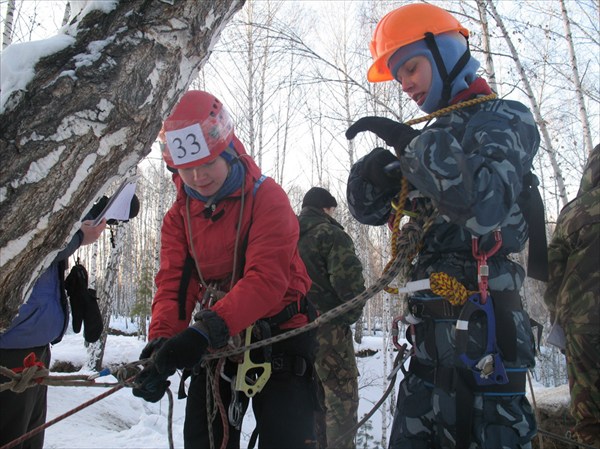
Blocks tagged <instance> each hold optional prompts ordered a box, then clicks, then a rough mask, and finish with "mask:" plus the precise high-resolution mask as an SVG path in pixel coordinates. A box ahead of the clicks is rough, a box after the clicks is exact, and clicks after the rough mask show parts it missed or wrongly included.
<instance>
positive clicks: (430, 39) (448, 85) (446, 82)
mask: <svg viewBox="0 0 600 449" xmlns="http://www.w3.org/2000/svg"><path fill="white" fill-rule="evenodd" d="M425 43H426V44H427V47H428V48H429V51H431V55H432V56H433V60H434V61H435V65H436V66H437V69H438V72H439V74H440V77H441V79H442V86H443V87H442V98H441V99H440V104H439V105H438V107H440V108H443V107H446V106H448V104H449V103H450V95H451V94H452V82H453V81H454V79H455V78H456V76H457V75H458V74H459V73H460V71H461V70H462V69H463V68H464V67H465V66H466V65H467V63H468V62H469V59H470V58H471V52H470V51H469V41H468V40H467V49H466V50H465V52H464V53H463V54H462V56H461V57H460V59H459V60H458V61H457V62H456V64H455V65H454V68H453V69H452V70H451V71H450V73H448V71H447V70H446V65H445V64H444V60H443V59H442V55H441V53H440V49H439V48H438V45H437V42H436V41H435V36H434V35H433V33H429V32H428V33H425Z"/></svg>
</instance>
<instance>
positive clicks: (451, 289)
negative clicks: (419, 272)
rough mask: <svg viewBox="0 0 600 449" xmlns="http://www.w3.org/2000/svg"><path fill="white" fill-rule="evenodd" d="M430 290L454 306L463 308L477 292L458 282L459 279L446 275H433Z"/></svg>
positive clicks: (430, 280) (430, 279)
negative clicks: (468, 299)
mask: <svg viewBox="0 0 600 449" xmlns="http://www.w3.org/2000/svg"><path fill="white" fill-rule="evenodd" d="M429 286H430V287H429V288H430V289H431V291H432V292H433V293H435V294H436V295H438V296H441V297H443V298H445V299H447V300H448V302H449V303H450V304H452V305H453V306H462V305H463V304H464V303H465V302H466V301H467V298H468V297H469V296H471V295H472V294H473V293H475V291H470V290H467V288H466V287H465V286H464V285H462V284H461V283H460V282H458V279H456V278H454V277H452V276H450V275H449V274H446V273H431V275H430V276H429Z"/></svg>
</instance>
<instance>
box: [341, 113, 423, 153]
mask: <svg viewBox="0 0 600 449" xmlns="http://www.w3.org/2000/svg"><path fill="white" fill-rule="evenodd" d="M363 131H371V132H372V133H375V134H376V135H377V136H378V137H379V138H380V139H383V141H384V142H385V143H386V145H388V146H390V147H394V149H395V150H396V153H397V154H402V153H404V149H405V148H406V146H407V145H408V144H409V143H410V142H411V141H412V140H413V139H414V138H415V137H417V136H418V135H419V134H421V132H420V131H417V130H416V129H413V128H411V127H410V126H408V125H405V124H404V123H399V122H396V121H394V120H390V119H389V118H385V117H363V118H361V119H359V120H358V121H356V122H354V123H353V124H352V125H351V126H350V128H348V129H347V130H346V139H348V140H352V139H354V138H355V137H356V135H357V134H358V133H360V132H363Z"/></svg>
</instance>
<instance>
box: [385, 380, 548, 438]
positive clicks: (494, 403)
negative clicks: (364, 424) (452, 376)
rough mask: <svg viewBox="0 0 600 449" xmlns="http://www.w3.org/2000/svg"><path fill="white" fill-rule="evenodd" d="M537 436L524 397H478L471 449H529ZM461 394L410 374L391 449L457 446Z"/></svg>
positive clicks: (402, 386) (400, 394)
mask: <svg viewBox="0 0 600 449" xmlns="http://www.w3.org/2000/svg"><path fill="white" fill-rule="evenodd" d="M536 431H537V426H536V423H535V416H534V413H533V410H532V408H531V406H530V404H529V402H528V401H527V398H526V397H525V396H524V395H514V396H484V395H482V394H477V393H475V394H474V398H473V417H472V427H471V443H470V446H469V449H530V448H531V447H532V446H531V439H532V438H533V436H534V435H535V433H536ZM455 435H456V394H455V393H453V392H446V391H444V390H442V389H440V388H437V387H434V386H433V385H431V384H429V383H428V382H425V381H423V380H422V379H420V378H419V377H418V376H416V375H412V374H409V375H408V377H406V378H405V379H403V380H402V382H401V383H400V390H399V392H398V403H397V405H396V411H395V413H394V422H393V425H392V432H391V435H390V444H389V448H390V449H448V448H455V447H456V444H455V441H456V439H455V438H456V436H455Z"/></svg>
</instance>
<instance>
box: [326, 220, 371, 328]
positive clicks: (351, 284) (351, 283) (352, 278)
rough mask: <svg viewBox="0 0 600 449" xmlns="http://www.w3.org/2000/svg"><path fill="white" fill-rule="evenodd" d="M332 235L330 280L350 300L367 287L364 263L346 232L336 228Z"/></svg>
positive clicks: (338, 293)
mask: <svg viewBox="0 0 600 449" xmlns="http://www.w3.org/2000/svg"><path fill="white" fill-rule="evenodd" d="M331 237H332V242H331V249H330V250H329V253H328V254H327V267H328V269H329V280H330V282H331V285H332V287H333V288H334V290H335V292H336V293H337V295H338V296H339V297H340V298H341V299H342V300H344V301H348V300H350V299H352V298H354V297H355V296H356V295H358V294H359V293H361V292H362V291H363V290H364V289H365V281H364V278H363V273H362V271H363V268H362V263H361V262H360V260H359V258H358V257H357V256H356V252H355V250H354V243H353V242H352V239H351V238H350V236H349V235H348V234H346V232H344V231H342V230H335V231H334V232H333V234H332V236H331ZM358 316H360V313H358ZM358 316H357V317H356V318H358Z"/></svg>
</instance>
